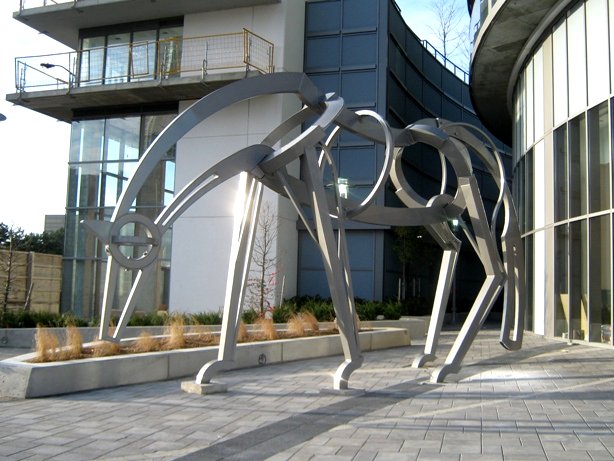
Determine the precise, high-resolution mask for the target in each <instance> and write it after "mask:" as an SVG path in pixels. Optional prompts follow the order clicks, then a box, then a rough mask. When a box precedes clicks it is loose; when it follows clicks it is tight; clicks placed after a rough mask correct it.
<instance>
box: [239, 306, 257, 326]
mask: <svg viewBox="0 0 614 461" xmlns="http://www.w3.org/2000/svg"><path fill="white" fill-rule="evenodd" d="M258 317H259V316H258V312H256V310H255V309H246V310H244V311H243V313H242V314H241V320H243V323H245V324H246V325H251V324H253V323H256V320H258Z"/></svg>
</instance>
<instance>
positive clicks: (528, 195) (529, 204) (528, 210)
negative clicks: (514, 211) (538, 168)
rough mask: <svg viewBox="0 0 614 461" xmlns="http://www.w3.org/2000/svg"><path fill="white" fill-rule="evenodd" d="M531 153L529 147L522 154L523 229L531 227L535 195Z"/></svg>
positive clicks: (532, 153) (532, 152)
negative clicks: (523, 160)
mask: <svg viewBox="0 0 614 461" xmlns="http://www.w3.org/2000/svg"><path fill="white" fill-rule="evenodd" d="M533 155H534V150H533V149H531V150H529V151H528V152H527V154H526V155H525V156H524V159H525V162H524V168H525V192H524V197H525V201H524V214H525V218H524V222H525V224H524V226H525V227H524V228H525V230H531V229H533V217H534V213H533V207H534V202H533V200H534V196H535V187H534V168H533Z"/></svg>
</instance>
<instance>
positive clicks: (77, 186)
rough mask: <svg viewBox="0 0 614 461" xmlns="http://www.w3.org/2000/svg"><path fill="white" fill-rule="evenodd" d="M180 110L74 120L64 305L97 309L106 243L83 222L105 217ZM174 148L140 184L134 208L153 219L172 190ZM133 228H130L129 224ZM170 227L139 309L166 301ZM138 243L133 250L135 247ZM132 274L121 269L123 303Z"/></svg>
mask: <svg viewBox="0 0 614 461" xmlns="http://www.w3.org/2000/svg"><path fill="white" fill-rule="evenodd" d="M175 116H176V113H171V114H151V115H140V116H126V117H114V118H103V119H94V120H81V121H75V122H73V123H72V134H71V145H70V159H69V179H68V197H67V207H66V228H65V232H66V237H65V239H66V240H65V250H64V277H63V290H62V293H63V298H62V311H63V312H74V313H75V314H77V315H80V316H83V317H87V318H91V317H93V316H95V315H96V314H97V312H98V308H99V306H100V302H101V299H100V297H101V296H102V287H103V284H104V276H105V275H104V274H105V270H106V259H107V257H106V253H105V249H104V247H103V245H101V244H100V242H98V240H97V239H96V237H94V235H93V234H91V233H90V232H88V231H87V230H85V229H84V228H83V226H81V225H80V224H79V223H80V222H81V221H82V220H84V219H95V220H103V219H104V220H107V221H109V220H110V218H111V215H112V213H113V210H114V207H115V205H116V204H117V200H118V198H119V196H120V194H121V192H122V190H123V188H124V187H125V185H126V184H127V182H128V180H129V179H130V177H131V176H132V175H133V174H134V172H135V170H136V167H137V163H138V161H139V158H140V156H141V155H142V154H143V153H144V152H145V150H146V149H147V147H148V146H149V144H151V142H152V141H153V140H154V139H155V138H156V136H157V135H158V134H159V133H160V132H161V131H162V130H163V129H164V127H166V126H167V125H168V124H169V123H170V122H171V121H172V120H173V118H174V117H175ZM174 180H175V151H174V148H173V149H171V150H170V151H169V152H168V153H167V156H166V158H165V159H164V160H163V161H162V162H161V163H160V164H159V165H158V167H157V168H156V170H155V171H154V172H153V173H152V174H151V175H150V177H149V178H148V180H147V182H146V183H145V185H144V186H143V188H142V189H141V192H140V193H139V195H138V197H137V199H136V201H135V203H133V205H132V208H131V211H135V212H138V213H140V214H143V215H146V216H147V217H149V218H151V219H155V217H156V216H157V215H158V213H159V212H160V211H161V210H162V208H163V207H164V206H165V205H166V204H168V203H169V202H170V200H171V199H172V197H173V192H174ZM125 230H126V231H127V232H130V231H131V229H125ZM170 234H171V232H170V231H169V232H167V234H166V235H165V236H164V242H163V248H162V251H161V253H160V254H161V256H160V259H159V261H158V263H157V264H158V266H159V267H158V272H157V277H155V278H152V279H151V280H149V282H148V283H149V284H150V286H149V289H146V290H143V293H145V294H144V295H143V296H142V298H141V299H139V300H138V301H137V309H139V310H144V311H151V310H154V309H158V308H160V307H163V306H164V305H167V304H168V282H169V270H170V239H171V235H170ZM137 250H138V249H135V250H134V251H137ZM132 277H133V274H132V273H131V272H129V271H126V272H122V274H121V280H120V282H119V284H118V288H117V292H116V303H117V305H118V307H119V305H120V303H123V302H124V301H125V299H126V297H127V296H128V292H129V290H130V287H131V285H132Z"/></svg>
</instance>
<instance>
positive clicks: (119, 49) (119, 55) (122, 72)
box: [104, 33, 130, 84]
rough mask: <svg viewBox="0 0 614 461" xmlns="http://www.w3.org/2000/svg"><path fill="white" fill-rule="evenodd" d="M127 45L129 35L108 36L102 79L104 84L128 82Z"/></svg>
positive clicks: (128, 49) (128, 50) (128, 55)
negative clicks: (103, 76) (103, 77)
mask: <svg viewBox="0 0 614 461" xmlns="http://www.w3.org/2000/svg"><path fill="white" fill-rule="evenodd" d="M129 43H130V34H129V33H125V34H113V35H109V36H108V39H107V50H106V51H107V59H106V63H105V79H104V82H105V83H106V84H109V83H123V82H127V81H128V64H129V62H128V60H129V58H130V47H129V46H128V44H129Z"/></svg>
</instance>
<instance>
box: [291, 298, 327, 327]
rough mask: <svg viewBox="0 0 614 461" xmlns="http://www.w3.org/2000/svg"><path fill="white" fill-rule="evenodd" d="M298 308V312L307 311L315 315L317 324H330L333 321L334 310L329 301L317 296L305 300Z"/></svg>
mask: <svg viewBox="0 0 614 461" xmlns="http://www.w3.org/2000/svg"><path fill="white" fill-rule="evenodd" d="M299 306H300V307H299V310H301V311H309V312H311V313H312V314H313V315H315V317H316V319H318V322H332V321H333V320H335V317H336V315H335V309H334V307H333V302H332V301H331V300H330V299H322V298H320V297H319V296H316V297H314V298H306V299H305V300H304V302H303V303H302V304H301V305H299Z"/></svg>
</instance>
